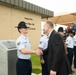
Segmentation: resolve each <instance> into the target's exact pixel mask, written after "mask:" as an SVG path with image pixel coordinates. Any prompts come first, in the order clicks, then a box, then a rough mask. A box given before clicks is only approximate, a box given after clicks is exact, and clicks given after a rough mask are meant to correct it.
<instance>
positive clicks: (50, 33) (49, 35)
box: [47, 30, 53, 38]
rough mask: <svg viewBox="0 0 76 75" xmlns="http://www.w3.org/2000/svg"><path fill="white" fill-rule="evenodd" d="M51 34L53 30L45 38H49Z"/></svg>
mask: <svg viewBox="0 0 76 75" xmlns="http://www.w3.org/2000/svg"><path fill="white" fill-rule="evenodd" d="M52 32H53V30H52V31H51V32H50V33H49V35H48V36H47V38H49V37H50V35H51V33H52Z"/></svg>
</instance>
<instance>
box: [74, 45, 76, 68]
mask: <svg viewBox="0 0 76 75" xmlns="http://www.w3.org/2000/svg"><path fill="white" fill-rule="evenodd" d="M74 68H76V46H74Z"/></svg>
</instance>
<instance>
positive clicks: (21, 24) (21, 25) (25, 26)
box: [15, 21, 30, 28]
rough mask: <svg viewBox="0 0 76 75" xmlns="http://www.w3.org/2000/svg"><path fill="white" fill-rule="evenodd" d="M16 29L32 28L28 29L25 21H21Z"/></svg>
mask: <svg viewBox="0 0 76 75" xmlns="http://www.w3.org/2000/svg"><path fill="white" fill-rule="evenodd" d="M15 28H30V27H27V25H26V23H25V22H24V21H21V22H20V23H19V24H18V26H16V27H15Z"/></svg>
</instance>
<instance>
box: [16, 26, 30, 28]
mask: <svg viewBox="0 0 76 75" xmlns="http://www.w3.org/2000/svg"><path fill="white" fill-rule="evenodd" d="M15 28H30V27H18V26H15Z"/></svg>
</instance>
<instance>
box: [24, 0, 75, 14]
mask: <svg viewBox="0 0 76 75" xmlns="http://www.w3.org/2000/svg"><path fill="white" fill-rule="evenodd" d="M25 1H27V2H30V3H33V4H35V5H38V6H41V7H43V8H46V9H49V10H51V11H54V14H55V15H57V14H59V13H67V12H69V13H70V12H75V11H76V0H25Z"/></svg>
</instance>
